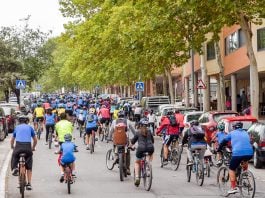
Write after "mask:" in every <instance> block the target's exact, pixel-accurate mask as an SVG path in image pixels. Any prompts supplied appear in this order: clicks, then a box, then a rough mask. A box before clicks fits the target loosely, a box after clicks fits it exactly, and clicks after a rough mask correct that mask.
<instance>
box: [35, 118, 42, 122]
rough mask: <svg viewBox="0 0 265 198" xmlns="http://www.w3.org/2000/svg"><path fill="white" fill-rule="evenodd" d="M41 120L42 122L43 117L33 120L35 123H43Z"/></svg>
mask: <svg viewBox="0 0 265 198" xmlns="http://www.w3.org/2000/svg"><path fill="white" fill-rule="evenodd" d="M43 120H44V117H36V118H35V122H39V121H40V122H43Z"/></svg>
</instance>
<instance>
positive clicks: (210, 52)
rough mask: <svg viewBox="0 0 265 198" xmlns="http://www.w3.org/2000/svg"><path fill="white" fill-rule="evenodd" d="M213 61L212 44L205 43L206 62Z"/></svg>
mask: <svg viewBox="0 0 265 198" xmlns="http://www.w3.org/2000/svg"><path fill="white" fill-rule="evenodd" d="M213 59H215V47H214V42H209V43H207V60H213Z"/></svg>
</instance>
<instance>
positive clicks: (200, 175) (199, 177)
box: [196, 160, 204, 186]
mask: <svg viewBox="0 0 265 198" xmlns="http://www.w3.org/2000/svg"><path fill="white" fill-rule="evenodd" d="M203 181H204V168H203V163H202V162H201V161H200V160H198V162H197V164H196V182H197V184H198V185H199V186H202V185H203Z"/></svg>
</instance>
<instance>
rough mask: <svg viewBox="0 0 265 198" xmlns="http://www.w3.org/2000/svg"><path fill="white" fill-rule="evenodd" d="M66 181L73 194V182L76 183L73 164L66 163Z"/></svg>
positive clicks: (69, 191) (69, 190)
mask: <svg viewBox="0 0 265 198" xmlns="http://www.w3.org/2000/svg"><path fill="white" fill-rule="evenodd" d="M64 181H65V183H66V184H67V192H68V194H71V184H73V183H74V177H73V175H72V169H71V164H65V165H64Z"/></svg>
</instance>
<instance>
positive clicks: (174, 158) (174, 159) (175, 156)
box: [170, 148, 179, 171]
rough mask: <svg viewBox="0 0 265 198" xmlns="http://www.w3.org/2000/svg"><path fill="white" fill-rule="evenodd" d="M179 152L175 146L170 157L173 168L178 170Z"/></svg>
mask: <svg viewBox="0 0 265 198" xmlns="http://www.w3.org/2000/svg"><path fill="white" fill-rule="evenodd" d="M178 157H179V152H178V150H177V149H176V148H174V149H173V150H172V151H171V157H170V159H171V160H170V162H171V168H172V170H174V171H176V170H177V169H178V167H179V159H178Z"/></svg>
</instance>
